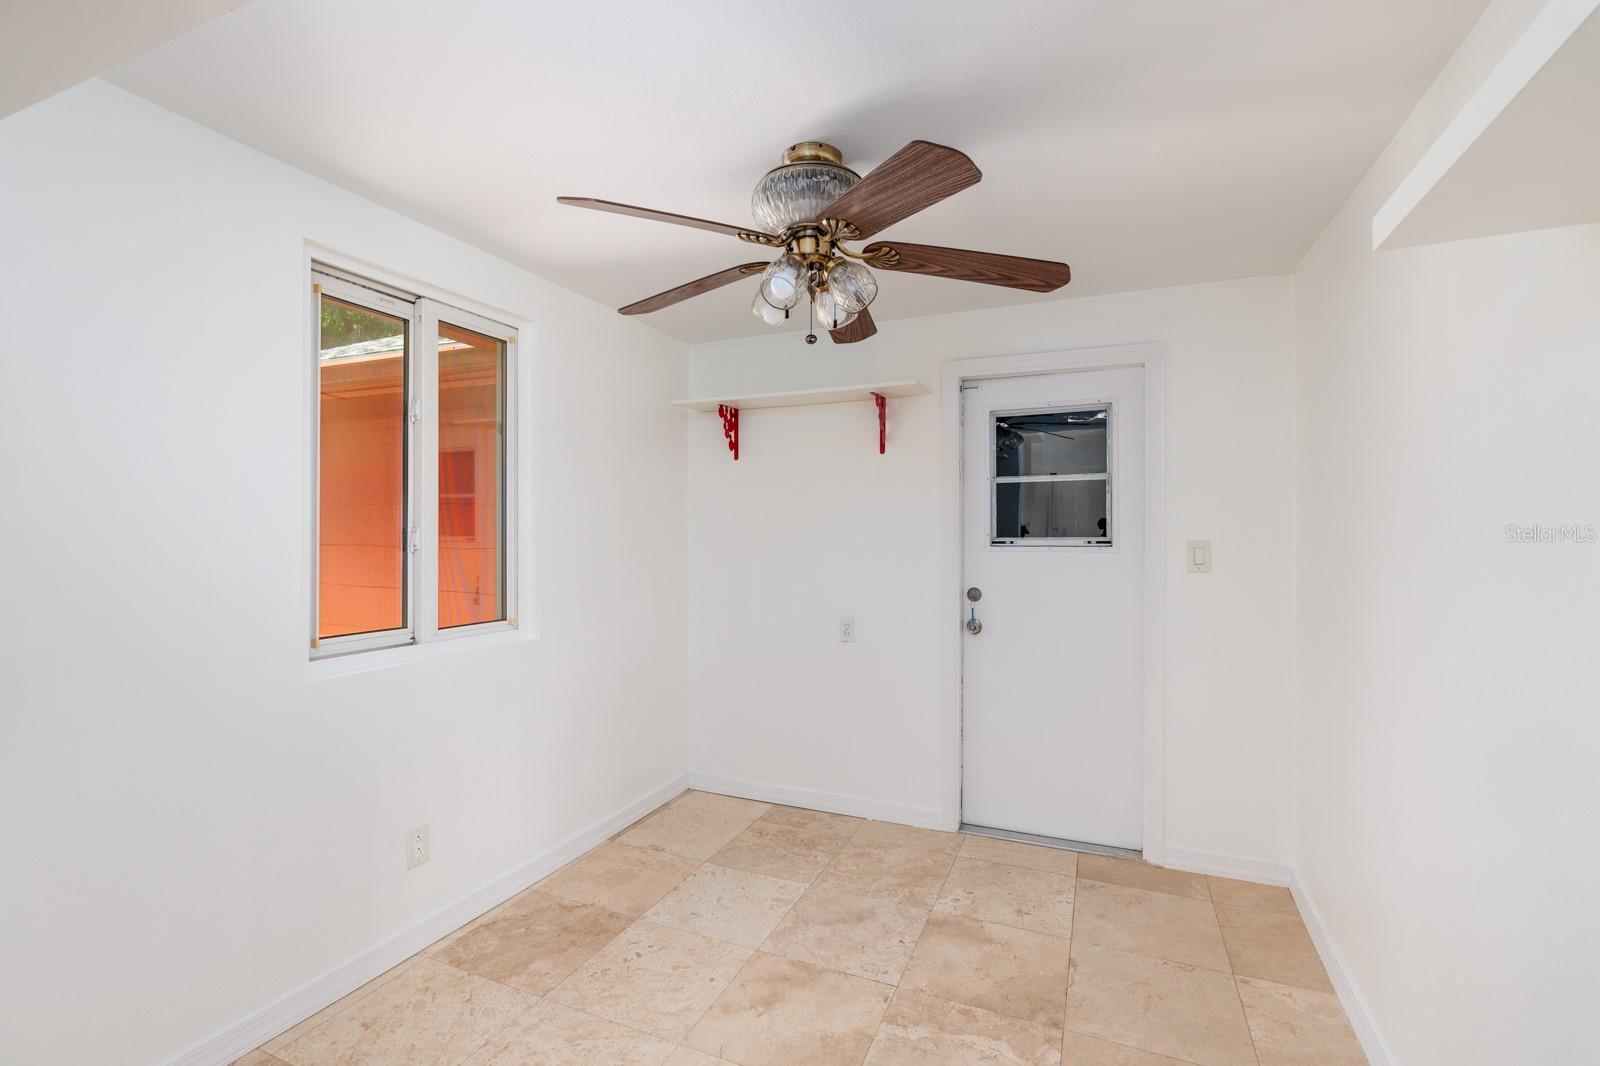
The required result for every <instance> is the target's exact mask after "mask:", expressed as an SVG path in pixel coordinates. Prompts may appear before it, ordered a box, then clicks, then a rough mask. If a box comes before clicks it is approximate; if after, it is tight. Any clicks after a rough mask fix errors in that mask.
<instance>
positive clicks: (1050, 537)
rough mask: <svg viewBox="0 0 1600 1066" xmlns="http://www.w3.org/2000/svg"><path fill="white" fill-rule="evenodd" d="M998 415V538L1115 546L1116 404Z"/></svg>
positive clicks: (994, 506) (995, 476) (1001, 542)
mask: <svg viewBox="0 0 1600 1066" xmlns="http://www.w3.org/2000/svg"><path fill="white" fill-rule="evenodd" d="M993 417H994V424H993V427H992V428H993V438H992V439H993V444H994V471H993V477H992V478H991V485H992V489H993V499H992V501H991V509H992V514H993V524H992V526H991V529H992V534H991V537H990V543H992V544H996V545H1019V544H1043V545H1061V546H1066V547H1107V546H1109V545H1110V544H1111V543H1112V532H1111V465H1110V458H1111V452H1110V439H1111V437H1110V426H1111V408H1110V407H1109V406H1095V407H1079V408H1072V409H1070V410H1060V409H1054V410H1044V411H1012V412H996V413H995V414H994V416H993Z"/></svg>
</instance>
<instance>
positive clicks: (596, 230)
mask: <svg viewBox="0 0 1600 1066" xmlns="http://www.w3.org/2000/svg"><path fill="white" fill-rule="evenodd" d="M1484 6H1485V0H1403V2H1400V3H1397V2H1395V0H1315V2H1312V0H1293V2H1287V3H1286V2H1284V0H1206V2H1204V3H1196V2H1194V0H1041V2H1020V0H1013V2H989V3H974V2H972V0H873V2H865V0H808V2H807V3H803V4H792V5H786V4H760V3H754V2H751V0H676V2H673V3H662V2H659V0H650V2H628V3H611V4H596V3H583V2H581V0H568V2H563V3H526V2H521V3H519V2H515V0H345V2H342V3H337V4H330V3H326V2H325V0H256V2H255V3H253V4H251V5H250V6H248V7H246V8H244V9H243V10H240V11H236V12H234V13H233V14H231V15H229V16H227V17H225V18H222V19H220V20H218V21H216V22H213V23H211V24H209V25H206V26H203V27H201V28H199V29H197V30H195V31H193V32H191V33H189V34H187V35H185V36H183V37H181V38H178V39H177V40H174V41H172V42H170V43H168V44H166V45H164V46H162V47H160V48H157V49H155V50H153V51H150V52H147V53H145V54H144V55H142V56H140V57H138V58H136V59H134V60H132V61H130V62H128V63H126V64H124V65H123V66H121V67H119V68H117V69H116V70H115V71H113V73H112V75H111V77H112V80H113V81H115V82H116V83H117V84H119V85H121V86H123V87H125V88H127V89H129V90H131V91H133V92H136V93H139V94H141V95H143V96H146V97H148V98H150V99H151V100H154V101H155V102H157V103H159V104H161V105H163V106H165V107H168V108H170V109H172V110H174V111H177V112H179V113H182V114H184V115H188V116H190V117H191V118H194V119H195V120H197V121H199V122H202V123H204V124H205V125H207V126H210V127H212V128H214V129H217V130H220V131H221V132H223V133H226V134H227V135H229V136H231V137H234V138H237V139H238V140H241V141H244V142H245V143H247V144H251V145H254V146H256V147H258V148H260V149H262V150H264V151H266V152H269V153H271V154H272V155H275V156H278V157H279V158H282V159H284V160H286V161H288V162H290V163H293V164H294V165H296V166H298V167H301V168H303V169H305V170H308V171H311V172H312V173H315V174H319V175H322V176H323V177H326V178H328V179H330V180H332V181H334V182H337V183H339V184H341V185H344V186H346V187H348V188H351V189H353V190H355V191H357V192H360V193H362V194H364V195H366V196H369V197H371V198H372V199H374V200H377V201H379V202H381V203H384V204H387V205H389V206H391V207H394V208H396V209H398V210H400V211H402V212H404V213H406V214H408V215H411V216H413V217H415V218H418V219H420V220H422V221H424V222H427V223H430V224H432V225H434V226H437V227H438V228H440V229H442V230H445V231H447V232H450V233H452V234H455V235H456V236H459V237H461V238H462V239H464V240H467V241H470V242H472V243H473V244H476V245H479V246H480V247H483V248H486V249H489V250H491V251H494V252H496V253H498V254H499V255H502V256H504V257H505V258H507V259H509V260H512V261H514V262H517V263H520V264H523V265H525V266H527V267H528V268H529V269H531V270H533V271H535V272H537V273H539V274H542V275H544V276H545V277H548V278H551V279H552V280H554V281H556V282H558V283H560V284H562V285H565V286H567V287H569V288H572V289H574V290H576V291H578V292H581V293H584V294H585V295H588V296H591V297H593V298H595V299H597V300H600V301H602V302H604V303H607V304H611V305H614V306H620V305H622V304H625V303H629V302H632V301H634V300H637V299H640V298H642V297H645V296H648V295H651V294H652V293H655V292H659V291H660V290H662V289H666V288H670V287H672V286H674V285H677V284H679V283H681V282H684V281H688V280H690V279H692V278H696V277H699V276H700V275H702V274H707V273H710V272H712V271H715V270H719V269H721V268H723V267H726V266H730V265H732V264H734V263H739V262H743V261H748V260H752V259H757V258H762V256H761V255H760V254H759V253H760V252H761V249H758V248H755V247H754V246H752V245H747V244H742V243H740V242H738V241H736V240H734V239H732V238H729V237H723V236H718V235H716V234H711V233H706V232H702V231H698V230H691V229H683V228H679V227H675V226H665V225H660V224H657V223H653V222H645V221H641V220H638V219H633V218H625V217H617V216H609V215H601V214H596V213H593V212H588V211H580V210H576V209H573V208H567V207H561V206H558V205H557V204H556V203H555V197H556V196H558V195H577V196H595V197H601V198H604V199H611V200H621V201H625V202H628V203H635V204H642V205H644V206H647V207H654V208H659V209H663V210H667V211H676V212H680V213H684V214H690V215H698V216H701V217H705V218H712V219H717V220H721V221H727V222H733V223H736V224H745V223H747V222H748V220H749V196H750V189H751V187H752V185H754V183H755V181H756V179H757V178H759V177H760V176H761V174H762V173H763V172H764V171H766V170H767V169H768V168H770V167H771V166H773V165H775V164H776V163H777V162H778V155H779V153H780V152H781V151H782V149H783V148H784V147H785V146H787V145H789V144H790V143H792V142H794V141H797V140H805V139H820V140H827V141H831V142H832V143H834V144H836V145H838V146H839V147H840V148H841V149H843V151H844V153H845V160H846V162H847V163H848V164H850V165H852V166H854V167H855V168H856V169H857V170H858V171H860V172H862V173H865V172H866V171H868V170H870V169H871V168H872V167H873V166H875V165H876V164H877V163H879V162H881V161H882V160H883V159H884V158H885V157H886V156H888V155H889V154H890V153H891V152H893V151H894V150H895V149H897V148H899V147H900V146H901V145H903V144H904V143H905V142H907V141H909V140H911V139H913V138H924V139H927V140H932V141H938V142H940V143H943V144H949V145H953V146H955V147H958V148H961V149H962V150H964V151H965V152H967V153H968V154H969V155H970V156H972V158H973V160H974V161H975V162H976V163H977V164H978V166H979V168H980V169H981V170H982V171H983V173H984V180H983V181H982V182H981V183H980V184H978V185H977V186H975V187H974V188H971V189H968V190H966V191H965V192H962V193H959V194H957V195H956V196H954V197H952V198H950V199H949V200H946V201H944V202H943V203H941V204H938V205H936V206H934V207H932V208H930V209H929V210H927V211H925V212H923V213H922V214H920V215H916V216H913V217H912V218H910V219H908V220H906V221H904V222H902V223H900V224H899V225H897V226H895V227H893V228H892V229H890V230H889V231H887V235H892V236H900V237H902V238H904V239H906V240H911V241H917V242H921V243H927V244H945V245H953V246H956V247H965V248H977V249H983V250H989V251H998V252H1008V253H1012V254H1016V255H1027V256H1036V257H1041V258H1053V259H1064V260H1066V261H1067V262H1069V263H1071V264H1072V267H1073V274H1074V280H1073V282H1072V284H1071V285H1070V286H1068V287H1067V288H1066V289H1064V290H1062V291H1061V292H1060V293H1057V294H1054V295H1052V296H1038V295H1032V294H1027V293H1021V292H1015V291H1012V290H1008V289H999V288H994V287H991V286H984V285H973V284H964V283H960V282H952V281H946V280H943V279H938V278H929V277H919V276H915V275H888V276H885V275H886V272H880V277H881V278H882V279H883V286H882V292H881V294H880V296H879V299H878V302H877V303H876V304H875V305H874V307H873V313H874V315H875V317H876V318H877V319H878V321H879V322H880V324H881V323H885V322H889V321H892V320H893V319H895V318H897V317H903V316H908V315H921V314H932V313H939V312H944V311H955V310H962V309H967V308H974V307H987V306H995V305H999V304H1008V303H1023V302H1030V301H1035V300H1041V299H1060V298H1063V296H1071V295H1087V294H1090V293H1106V292H1118V291H1126V290H1132V289H1143V288H1152V287H1157V286H1163V285H1173V284H1182V283H1189V282H1199V281H1209V280H1216V279H1222V278H1231V277H1245V276H1252V275H1261V274H1274V273H1283V272H1286V271H1288V270H1290V269H1291V268H1292V267H1293V266H1294V265H1295V263H1296V262H1297V261H1298V259H1299V257H1300V256H1301V255H1302V254H1303V253H1304V251H1305V250H1306V248H1307V247H1308V246H1309V245H1310V243H1311V241H1312V240H1313V239H1314V238H1315V237H1316V235H1317V234H1318V233H1319V232H1320V231H1321V229H1322V227H1323V226H1324V225H1325V224H1326V223H1327V221H1328V220H1329V218H1330V217H1331V216H1332V214H1333V212H1334V210H1335V209H1336V208H1337V207H1338V206H1339V204H1340V203H1341V202H1342V201H1343V200H1344V198H1345V196H1346V194H1347V193H1348V192H1349V190H1350V189H1351V188H1352V187H1353V186H1354V185H1355V183H1356V181H1357V180H1358V179H1359V178H1360V176H1361V175H1362V173H1363V172H1364V171H1365V170H1366V168H1367V167H1368V166H1369V165H1370V163H1371V162H1372V160H1373V159H1374V158H1375V157H1376V156H1377V154H1378V152H1379V151H1380V150H1381V149H1382V147H1383V146H1384V144H1385V143H1386V142H1387V141H1388V139H1389V137H1390V136H1391V135H1392V134H1393V133H1394V131H1395V130H1396V129H1397V128H1398V127H1399V125H1400V123H1401V122H1402V121H1403V120H1404V118H1405V117H1406V115H1407V114H1408V113H1409V111H1410V110H1411V108H1412V106H1413V105H1414V104H1415V102H1416V100H1417V99H1418V97H1419V96H1420V95H1421V94H1422V92H1423V90H1424V89H1425V88H1426V87H1427V86H1428V84H1429V83H1430V82H1431V81H1432V79H1433V77H1434V75H1435V74H1436V73H1437V72H1438V70H1439V68H1440V67H1441V66H1443V64H1444V62H1445V60H1446V59H1447V58H1448V57H1449V55H1450V53H1451V52H1452V51H1453V50H1454V49H1455V47H1456V45H1457V44H1458V43H1459V42H1460V40H1461V38H1462V36H1463V35H1464V34H1465V33H1466V31H1467V29H1468V28H1469V27H1470V25H1471V23H1472V21H1473V20H1474V19H1475V18H1476V17H1477V16H1478V14H1479V13H1480V12H1481V11H1482V9H1483V7H1484ZM752 253H756V254H752ZM751 284H752V283H749V282H744V283H738V284H735V285H733V286H730V287H728V288H727V289H723V290H720V291H718V292H715V293H712V294H709V295H706V296H701V297H698V298H696V299H694V300H691V301H688V302H686V303H684V304H680V305H678V306H676V307H673V308H670V309H668V310H665V311H661V312H658V313H656V314H655V315H652V316H650V318H649V319H648V321H650V322H652V324H654V325H656V326H659V327H660V328H662V329H664V330H666V331H667V332H669V333H671V334H673V335H675V336H678V337H681V338H683V339H686V340H691V341H701V340H711V339H717V338H723V337H733V336H741V335H747V334H753V333H760V332H763V331H764V330H765V329H766V327H763V326H762V325H761V324H760V323H758V322H757V321H756V320H755V319H754V318H753V317H752V316H751V315H750V313H749V301H750V294H751V291H752V290H751Z"/></svg>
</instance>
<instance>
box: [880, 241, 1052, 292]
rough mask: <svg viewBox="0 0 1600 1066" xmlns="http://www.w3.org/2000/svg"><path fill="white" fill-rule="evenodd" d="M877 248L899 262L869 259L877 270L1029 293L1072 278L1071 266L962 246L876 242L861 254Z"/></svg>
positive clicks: (1046, 290) (1044, 290) (1045, 289)
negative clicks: (894, 254) (890, 250)
mask: <svg viewBox="0 0 1600 1066" xmlns="http://www.w3.org/2000/svg"><path fill="white" fill-rule="evenodd" d="M876 248H893V249H894V250H895V251H896V252H899V253H900V260H899V262H897V263H894V264H893V265H890V264H889V263H886V262H883V261H881V260H871V261H870V262H871V264H872V266H873V268H874V269H879V270H906V271H910V272H911V273H913V274H932V275H933V276H934V277H938V278H953V279H955V280H956V281H976V282H980V283H982V284H984V285H1004V286H1005V287H1006V288H1009V289H1027V290H1028V291H1030V292H1054V291H1055V290H1056V289H1059V288H1061V286H1063V285H1065V284H1066V283H1067V282H1069V281H1071V280H1072V268H1071V267H1069V266H1067V264H1065V263H1053V262H1051V261H1050V260H1048V259H1024V258H1023V257H1022V256H1020V255H1000V254H998V253H995V252H969V251H966V250H964V249H961V248H940V247H938V246H937V245H932V244H905V243H903V242H901V241H878V242H876V243H874V244H869V245H868V246H867V247H866V248H865V249H863V252H862V254H864V255H867V254H871V253H872V251H873V249H876Z"/></svg>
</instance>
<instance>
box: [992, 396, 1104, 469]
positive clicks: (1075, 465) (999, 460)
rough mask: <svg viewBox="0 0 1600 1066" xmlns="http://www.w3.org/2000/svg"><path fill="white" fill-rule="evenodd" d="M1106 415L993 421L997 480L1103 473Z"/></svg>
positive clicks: (1048, 414)
mask: <svg viewBox="0 0 1600 1066" xmlns="http://www.w3.org/2000/svg"><path fill="white" fill-rule="evenodd" d="M1107 420H1108V419H1107V412H1106V409H1105V408H1103V407H1101V408H1093V409H1090V410H1084V411H1043V412H1037V413H1033V414H1014V415H996V416H995V420H994V429H995V433H994V452H995V455H994V472H995V474H996V476H998V477H1019V476H1021V477H1036V476H1040V475H1048V474H1103V473H1105V472H1106V422H1107Z"/></svg>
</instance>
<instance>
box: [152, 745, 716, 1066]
mask: <svg viewBox="0 0 1600 1066" xmlns="http://www.w3.org/2000/svg"><path fill="white" fill-rule="evenodd" d="M687 787H688V782H687V779H686V778H683V777H680V778H677V779H676V780H673V781H670V782H668V783H667V784H665V785H662V786H661V787H660V788H657V789H654V790H652V791H651V792H650V793H648V794H647V795H644V796H641V797H639V798H638V799H637V800H635V801H634V802H632V803H630V804H629V805H628V806H627V807H625V808H623V809H622V810H620V811H618V812H617V813H615V814H613V815H611V816H610V817H608V818H605V819H603V820H601V821H599V822H597V823H595V824H594V825H591V826H590V827H589V828H587V829H584V830H581V831H580V832H577V833H574V834H573V835H572V836H570V837H568V838H567V839H566V840H564V841H562V842H561V843H560V844H558V845H556V847H554V848H552V849H551V850H549V851H547V852H545V853H544V854H543V855H540V856H538V857H537V858H534V859H530V860H529V861H527V862H525V863H523V864H522V865H521V866H518V867H517V868H516V869H514V870H511V871H510V872H508V873H505V874H502V875H501V876H499V877H497V878H495V879H494V880H493V881H491V882H489V883H488V884H487V885H484V886H483V887H482V888H480V889H478V890H477V891H475V892H473V893H471V894H470V895H467V896H464V897H463V898H461V899H459V900H457V901H456V902H454V903H452V904H450V905H449V906H447V907H444V908H443V909H441V910H438V911H435V912H434V913H433V914H431V915H429V916H428V917H426V918H424V919H423V920H422V921H420V922H417V923H416V924H415V925H413V926H411V927H410V928H408V929H405V930H402V931H401V932H399V933H396V934H395V935H394V936H392V937H390V938H389V939H387V940H385V941H383V942H382V943H380V944H377V945H374V946H373V947H371V948H369V949H367V950H366V951H363V952H362V953H361V954H360V955H357V956H356V957H355V958H353V959H351V960H350V961H348V962H346V963H345V964H344V965H342V966H339V967H338V968H336V969H334V970H331V971H329V972H328V973H326V974H323V975H322V976H321V977H319V978H317V979H316V980H315V981H312V982H311V983H310V984H308V985H306V986H305V987H303V988H301V989H300V990H299V991H297V992H292V993H290V994H289V995H287V996H285V997H284V998H282V999H280V1000H278V1002H276V1003H273V1004H271V1005H270V1006H267V1007H264V1008H262V1009H261V1010H259V1011H257V1012H256V1013H254V1014H252V1015H250V1016H249V1017H247V1018H245V1019H243V1020H241V1021H239V1022H237V1023H235V1024H234V1025H231V1026H229V1027H228V1028H227V1029H225V1030H223V1031H222V1032H220V1033H218V1034H217V1035H216V1036H213V1037H211V1038H210V1039H209V1040H206V1041H204V1042H203V1043H200V1044H197V1045H196V1046H194V1047H192V1048H190V1049H189V1050H188V1051H186V1052H184V1053H183V1054H181V1055H179V1056H178V1057H177V1058H175V1059H173V1060H172V1061H171V1064H170V1066H226V1064H227V1063H230V1062H232V1061H233V1060H234V1059H236V1058H239V1057H240V1056H241V1055H244V1054H245V1053H247V1052H249V1051H251V1050H253V1049H255V1048H257V1047H260V1046H261V1045H262V1044H264V1043H266V1042H267V1041H268V1040H271V1039H272V1038H273V1037H275V1036H277V1035H278V1034H279V1033H281V1032H283V1031H284V1030H285V1029H288V1028H289V1027H290V1026H293V1025H298V1024H299V1023H300V1022H302V1021H304V1020H305V1019H307V1018H309V1017H311V1016H312V1015H313V1014H315V1013H316V1012H317V1011H319V1010H321V1009H322V1008H323V1007H326V1006H327V1005H328V1004H330V1003H334V1002H336V1001H337V1000H339V999H341V998H342V997H344V996H346V995H348V994H349V993H351V992H354V991H355V990H356V989H358V988H360V987H361V986H362V985H364V984H366V983H367V982H368V981H370V980H372V979H373V978H374V977H377V976H378V975H379V974H381V973H384V972H385V971H387V970H389V969H391V968H393V967H395V966H398V965H399V964H400V963H402V962H404V961H405V960H406V959H408V958H410V957H411V956H412V955H415V954H416V953H417V952H419V951H421V950H422V949H423V948H425V947H427V946H428V945H429V944H432V943H433V942H434V941H435V940H438V939H439V938H440V937H442V936H445V935H446V934H448V933H452V932H454V931H455V930H457V929H459V928H460V927H461V926H463V925H465V924H466V923H468V922H470V921H471V920H472V919H474V918H476V917H478V915H480V914H483V913H484V912H485V911H487V910H489V909H490V908H492V907H496V906H498V905H499V904H501V903H504V902H505V901H506V900H508V899H510V898H511V897H512V896H514V895H516V894H517V893H518V892H521V891H522V890H523V889H525V888H527V887H528V886H529V885H532V884H534V883H535V882H537V881H540V880H542V879H543V878H545V877H547V876H549V875H550V874H552V873H554V872H555V871H556V870H558V869H559V868H561V867H562V866H565V865H566V864H567V863H569V862H571V861H572V860H573V859H575V858H577V857H578V856H579V855H582V854H583V853H584V852H586V851H588V850H589V849H590V848H593V847H595V846H596V845H598V844H600V843H601V842H603V841H604V840H606V838H608V837H610V836H612V835H613V834H615V833H616V832H617V831H618V830H620V829H623V828H625V827H626V826H628V825H631V824H632V823H634V822H636V821H638V820H639V819H640V818H642V817H644V816H645V815H646V814H649V813H650V812H651V811H653V810H655V809H656V808H657V807H659V806H661V805H662V804H663V803H665V802H666V801H667V800H669V799H671V798H672V797H674V796H676V795H677V794H678V793H680V792H682V791H683V790H684V789H685V788H687Z"/></svg>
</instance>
